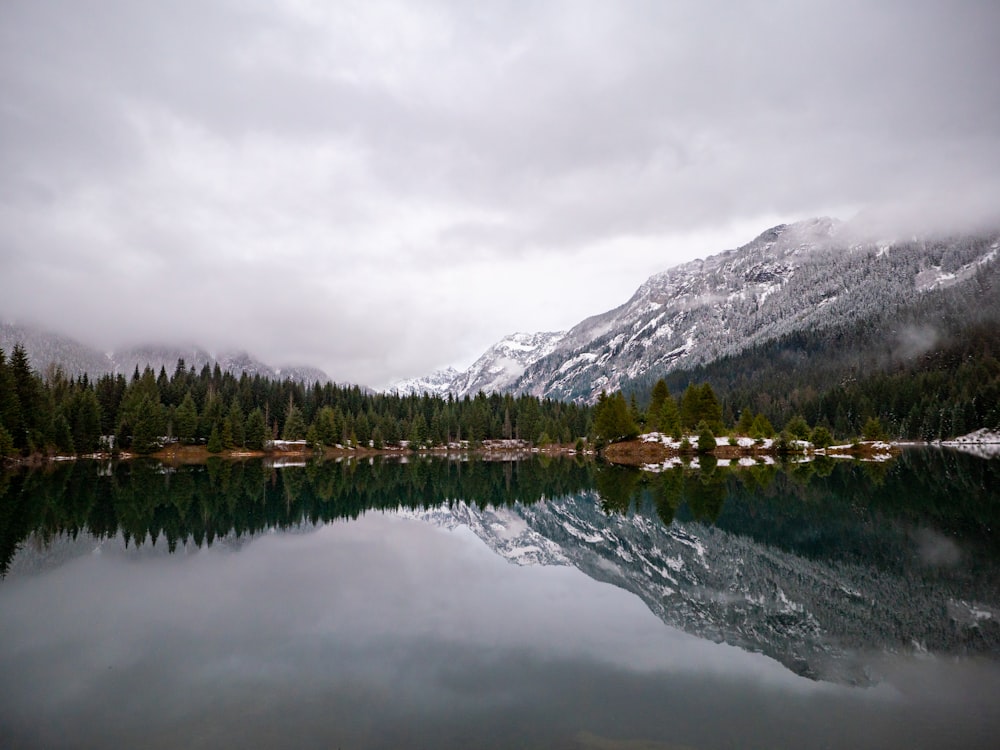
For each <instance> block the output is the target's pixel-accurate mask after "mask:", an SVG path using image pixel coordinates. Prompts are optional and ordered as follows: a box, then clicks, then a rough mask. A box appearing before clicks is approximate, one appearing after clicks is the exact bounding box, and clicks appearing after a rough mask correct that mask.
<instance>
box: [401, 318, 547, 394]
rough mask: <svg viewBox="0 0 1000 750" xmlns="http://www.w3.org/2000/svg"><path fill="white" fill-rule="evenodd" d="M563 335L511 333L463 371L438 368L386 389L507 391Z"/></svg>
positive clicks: (469, 392) (465, 392) (457, 391)
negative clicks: (424, 375) (423, 375)
mask: <svg viewBox="0 0 1000 750" xmlns="http://www.w3.org/2000/svg"><path fill="white" fill-rule="evenodd" d="M564 335H565V334H564V333H563V332H561V331H548V332H543V333H512V334H510V335H509V336H505V337H504V338H502V339H500V341H498V342H497V343H495V344H494V345H493V346H491V347H490V348H489V349H487V350H486V353H485V354H483V356H481V357H480V358H479V359H477V360H476V361H475V362H473V363H472V366H471V367H469V369H467V370H465V371H464V372H459V371H458V370H456V369H455V368H454V367H448V368H445V369H443V370H435V371H434V372H432V373H431V374H430V375H427V376H426V377H422V378H408V379H406V380H399V381H397V382H395V383H393V384H392V385H391V386H389V388H388V389H387V390H388V391H389V392H390V393H392V392H396V393H399V394H401V395H404V396H405V395H410V394H423V393H430V394H432V395H445V394H449V393H450V394H451V395H453V396H455V397H456V398H463V397H465V396H474V395H476V394H477V393H478V392H479V391H483V392H484V393H491V392H493V391H506V390H509V389H510V387H511V386H512V385H513V384H514V383H515V382H516V381H517V379H518V378H520V377H521V375H522V374H523V373H524V371H525V369H526V368H527V367H528V366H529V365H531V364H532V363H533V362H537V361H538V360H539V359H541V358H542V357H545V356H548V355H549V354H551V353H552V352H553V351H555V349H556V347H557V346H558V345H559V342H560V341H561V340H562V337H563V336H564Z"/></svg>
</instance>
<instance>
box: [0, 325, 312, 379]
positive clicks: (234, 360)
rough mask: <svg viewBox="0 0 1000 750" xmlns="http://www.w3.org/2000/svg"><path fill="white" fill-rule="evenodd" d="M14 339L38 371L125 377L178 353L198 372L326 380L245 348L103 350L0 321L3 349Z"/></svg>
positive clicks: (173, 363)
mask: <svg viewBox="0 0 1000 750" xmlns="http://www.w3.org/2000/svg"><path fill="white" fill-rule="evenodd" d="M16 344H22V345H23V346H24V349H25V351H26V352H27V354H28V360H29V362H30V363H31V366H32V367H33V368H34V369H35V370H37V371H38V372H40V373H42V374H44V373H45V371H46V369H47V368H48V367H50V366H51V365H57V366H59V367H61V368H62V369H63V371H64V372H65V373H66V374H67V375H70V376H71V377H78V376H80V375H83V374H85V373H86V374H87V375H88V376H89V377H91V378H96V377H99V376H100V375H103V374H105V373H121V374H123V375H125V376H126V377H128V376H131V375H132V373H133V372H134V371H135V370H136V368H138V369H139V371H140V372H141V371H142V370H144V369H145V368H146V367H150V368H152V369H153V371H154V372H159V371H160V368H163V369H165V370H166V372H167V374H168V375H170V374H173V372H174V370H175V369H176V367H177V361H178V360H179V359H183V360H184V366H185V368H191V367H194V369H195V371H196V372H200V371H201V369H202V368H203V367H204V366H205V365H208V366H209V367H214V366H215V365H216V364H218V365H219V367H220V368H221V369H222V370H223V371H224V372H231V373H233V374H234V375H237V376H239V375H242V374H243V373H247V374H248V375H250V376H253V375H257V374H259V375H261V376H263V377H267V378H271V379H278V378H291V379H292V380H298V381H300V382H304V383H314V382H316V381H317V380H318V381H320V382H321V383H325V382H329V380H330V377H329V376H328V375H327V374H326V373H325V372H323V371H322V370H320V369H318V368H315V367H282V368H275V367H271V366H270V365H268V364H266V363H264V362H262V361H261V360H259V359H257V358H256V357H254V356H253V355H251V354H248V353H247V352H224V353H221V354H219V355H218V356H217V357H216V356H213V355H212V354H210V353H209V352H207V351H206V350H205V349H202V348H201V347H198V346H193V345H192V346H185V347H178V346H168V345H154V344H147V345H143V346H132V347H127V348H123V349H118V350H116V351H113V352H107V353H105V352H100V351H98V350H96V349H94V348H92V347H89V346H87V345H85V344H82V343H80V342H79V341H74V340H73V339H71V338H68V337H66V336H62V335H59V334H56V333H52V332H50V331H44V330H41V329H38V328H34V327H31V326H24V325H17V324H12V323H0V349H3V350H4V352H5V353H6V354H8V355H9V354H10V351H11V350H12V349H13V348H14V346H15V345H16Z"/></svg>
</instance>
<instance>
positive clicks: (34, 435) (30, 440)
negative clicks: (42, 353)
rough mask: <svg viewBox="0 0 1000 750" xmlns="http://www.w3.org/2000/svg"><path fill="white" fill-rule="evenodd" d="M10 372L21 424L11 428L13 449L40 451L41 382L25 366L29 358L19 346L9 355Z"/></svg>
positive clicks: (42, 437)
mask: <svg viewBox="0 0 1000 750" xmlns="http://www.w3.org/2000/svg"><path fill="white" fill-rule="evenodd" d="M10 371H11V374H12V375H13V379H14V390H15V393H16V394H17V403H18V405H19V407H20V420H19V421H18V422H15V423H14V424H13V425H11V427H12V429H11V437H13V438H14V446H15V447H16V448H18V449H20V450H22V451H25V452H29V451H32V450H40V449H41V448H43V447H44V444H45V439H44V436H43V434H42V410H43V406H42V382H41V379H40V378H39V377H38V376H37V375H35V373H34V372H33V371H32V369H31V366H30V365H29V363H28V354H27V352H26V351H25V350H24V347H23V346H22V345H21V344H15V345H14V348H13V350H12V351H11V354H10Z"/></svg>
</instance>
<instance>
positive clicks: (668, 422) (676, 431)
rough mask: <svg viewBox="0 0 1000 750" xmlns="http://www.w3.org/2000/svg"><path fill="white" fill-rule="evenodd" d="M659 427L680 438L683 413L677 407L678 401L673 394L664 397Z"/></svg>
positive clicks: (666, 432)
mask: <svg viewBox="0 0 1000 750" xmlns="http://www.w3.org/2000/svg"><path fill="white" fill-rule="evenodd" d="M657 429H658V430H659V431H660V432H662V433H664V434H667V435H670V436H671V437H674V438H680V436H681V413H680V410H679V409H678V408H677V402H676V401H675V400H674V398H673V397H672V396H669V395H668V396H667V397H666V398H665V399H663V404H662V405H661V406H660V411H659V420H658V423H657Z"/></svg>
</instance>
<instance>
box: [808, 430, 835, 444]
mask: <svg viewBox="0 0 1000 750" xmlns="http://www.w3.org/2000/svg"><path fill="white" fill-rule="evenodd" d="M809 442H810V443H812V444H813V445H814V446H815V447H817V448H829V447H830V446H831V445H833V435H831V434H830V431H829V430H828V429H827V428H826V427H824V426H823V425H817V426H816V427H814V428H813V431H812V435H810V436H809Z"/></svg>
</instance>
